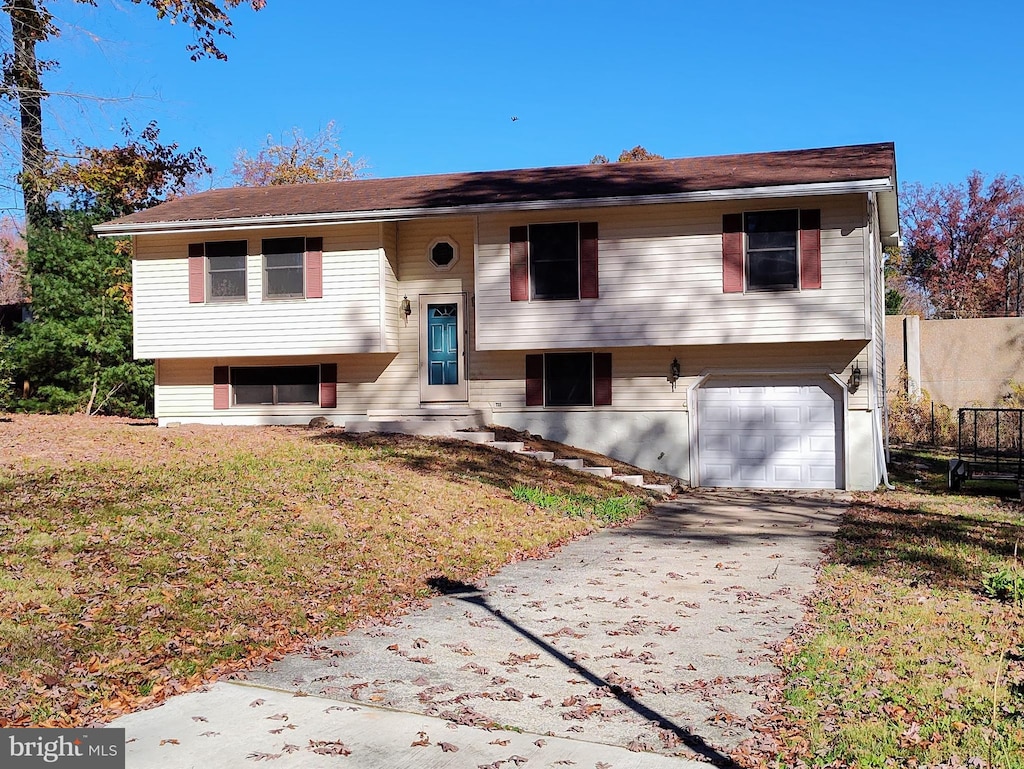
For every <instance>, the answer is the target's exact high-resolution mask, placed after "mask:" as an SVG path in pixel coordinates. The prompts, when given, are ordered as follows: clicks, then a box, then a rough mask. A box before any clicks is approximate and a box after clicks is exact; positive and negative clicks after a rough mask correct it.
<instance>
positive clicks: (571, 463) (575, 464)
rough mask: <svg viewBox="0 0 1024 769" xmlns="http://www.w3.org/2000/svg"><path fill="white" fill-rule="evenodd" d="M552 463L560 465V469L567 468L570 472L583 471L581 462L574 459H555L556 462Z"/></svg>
mask: <svg viewBox="0 0 1024 769" xmlns="http://www.w3.org/2000/svg"><path fill="white" fill-rule="evenodd" d="M554 462H555V464H556V465H561V466H562V467H568V468H569V469H570V470H582V469H583V460H582V459H575V458H568V457H567V458H565V459H556V460H554Z"/></svg>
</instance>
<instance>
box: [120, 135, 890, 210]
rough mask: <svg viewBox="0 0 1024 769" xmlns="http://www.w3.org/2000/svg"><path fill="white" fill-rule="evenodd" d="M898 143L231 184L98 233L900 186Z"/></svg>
mask: <svg viewBox="0 0 1024 769" xmlns="http://www.w3.org/2000/svg"><path fill="white" fill-rule="evenodd" d="M895 163H896V157H895V150H894V147H893V145H892V143H882V144H862V145H853V146H847V147H830V148H824V149H810V150H792V151H786V152H763V153H753V154H746V155H717V156H712V157H700V158H682V159H677V160H657V161H645V162H641V163H609V164H604V165H585V166H561V167H554V168H530V169H522V170H515V171H482V172H476V173H455V174H439V175H434V176H406V177H398V178H390V179H360V180H355V181H347V182H323V183H320V184H296V185H289V186H279V187H231V188H227V189H219V190H211V191H209V192H201V193H198V194H196V195H190V196H188V197H183V198H179V199H177V200H173V201H170V202H168V203H163V204H161V205H158V206H155V207H154V208H150V209H147V210H145V211H139V212H138V213H134V214H131V215H129V216H125V217H122V218H121V219H117V220H115V221H114V222H110V223H108V224H106V225H102V226H101V228H100V229H103V230H108V229H113V230H116V229H118V226H119V225H142V224H147V223H153V224H157V223H168V222H190V221H215V220H221V219H236V218H251V217H268V218H269V217H278V216H299V215H308V214H332V213H338V214H344V213H356V212H371V211H373V212H376V211H379V212H394V211H402V210H408V209H449V208H458V207H463V206H488V205H494V204H502V203H504V204H509V203H513V204H514V203H528V202H533V201H560V200H566V201H568V200H595V201H596V200H599V199H601V198H618V197H646V196H651V195H672V194H683V193H694V192H703V191H714V190H726V189H742V188H749V187H775V186H781V185H794V184H816V183H829V182H853V181H863V180H868V179H887V178H888V179H892V181H893V183H894V184H895Z"/></svg>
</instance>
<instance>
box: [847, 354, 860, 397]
mask: <svg viewBox="0 0 1024 769" xmlns="http://www.w3.org/2000/svg"><path fill="white" fill-rule="evenodd" d="M846 389H848V390H849V391H850V392H851V393H855V392H857V390H859V389H860V361H857V362H855V363H854V364H853V371H851V372H850V379H849V381H847V383H846Z"/></svg>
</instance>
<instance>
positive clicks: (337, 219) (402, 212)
mask: <svg viewBox="0 0 1024 769" xmlns="http://www.w3.org/2000/svg"><path fill="white" fill-rule="evenodd" d="M892 190H894V186H893V182H892V180H891V179H889V178H888V177H885V178H881V179H864V180H861V181H853V182H821V183H816V184H787V185H780V186H775V187H739V188H734V189H726V190H702V191H699V192H672V193H666V194H663V195H640V196H631V195H617V196H614V197H607V198H574V199H571V200H528V201H516V202H508V203H481V204H477V205H468V206H443V207H424V208H396V209H378V210H373V211H340V212H330V213H318V214H285V215H280V216H243V217H235V218H230V219H193V220H189V221H175V222H144V223H138V224H121V225H117V224H115V223H113V222H110V223H108V224H98V225H96V226H95V227H93V229H94V230H95V231H96V234H97V235H100V236H102V237H123V236H126V235H136V234H156V233H173V232H223V231H225V230H244V229H252V228H253V227H275V228H280V227H305V226H308V225H310V224H355V223H359V222H389V221H392V222H393V221H403V220H409V219H421V218H424V217H432V216H471V215H474V214H484V213H501V212H508V211H549V210H560V209H575V208H608V207H612V206H627V205H632V206H643V205H655V204H658V203H701V202H715V201H728V200H753V199H760V198H795V197H805V196H814V195H847V194H850V193H861V192H888V191H892Z"/></svg>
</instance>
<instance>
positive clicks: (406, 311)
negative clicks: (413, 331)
mask: <svg viewBox="0 0 1024 769" xmlns="http://www.w3.org/2000/svg"><path fill="white" fill-rule="evenodd" d="M398 309H399V310H400V311H401V313H402V315H404V316H405V322H406V323H408V322H409V316H410V315H412V303H411V302H410V301H409V297H407V296H405V297H402V304H401V305H399V308H398Z"/></svg>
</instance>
